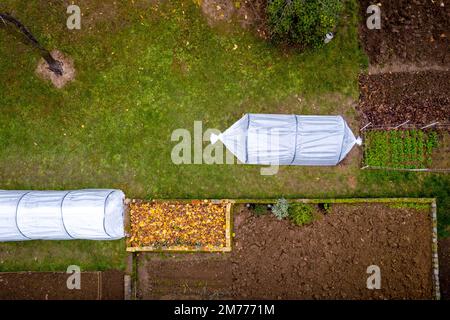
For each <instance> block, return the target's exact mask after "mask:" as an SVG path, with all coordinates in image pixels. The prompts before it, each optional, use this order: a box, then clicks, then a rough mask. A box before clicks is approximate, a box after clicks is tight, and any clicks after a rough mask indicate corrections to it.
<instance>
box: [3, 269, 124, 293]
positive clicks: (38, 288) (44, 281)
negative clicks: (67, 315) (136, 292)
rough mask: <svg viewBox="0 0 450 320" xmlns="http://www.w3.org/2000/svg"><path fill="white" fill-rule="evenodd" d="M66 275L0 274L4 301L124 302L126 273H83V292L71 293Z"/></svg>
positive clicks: (57, 273)
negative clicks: (124, 278)
mask: <svg viewBox="0 0 450 320" xmlns="http://www.w3.org/2000/svg"><path fill="white" fill-rule="evenodd" d="M69 276H70V274H67V273H64V272H5V273H0V300H123V299H124V283H123V277H124V273H123V272H121V271H105V272H82V273H81V289H80V290H76V289H73V290H69V289H68V288H67V279H68V277H69Z"/></svg>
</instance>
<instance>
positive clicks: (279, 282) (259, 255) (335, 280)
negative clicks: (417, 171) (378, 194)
mask: <svg viewBox="0 0 450 320" xmlns="http://www.w3.org/2000/svg"><path fill="white" fill-rule="evenodd" d="M234 212H235V217H234V233H235V238H234V247H233V251H232V252H231V253H222V254H199V253H197V254H165V255H161V254H156V253H145V254H139V258H138V297H139V298H143V299H186V298H190V299H204V298H207V299H211V298H221V299H227V298H231V299H431V298H433V286H432V259H431V237H432V234H431V218H430V213H429V210H418V209H414V208H394V207H391V206H389V205H382V204H362V205H344V204H339V205H336V204H335V205H332V208H331V213H327V214H326V215H323V216H322V218H320V219H318V220H316V221H315V222H314V223H312V224H309V225H307V226H303V227H298V226H296V225H294V224H292V223H291V222H290V221H288V220H282V221H280V220H277V219H276V218H274V217H273V216H272V215H263V216H256V215H254V214H253V213H251V212H250V211H249V210H248V209H246V208H245V207H244V206H239V207H236V208H235V210H234ZM370 265H378V266H379V267H380V269H381V273H382V284H381V289H380V290H369V289H367V288H366V281H367V277H368V276H369V275H368V274H367V273H366V271H367V267H368V266H370Z"/></svg>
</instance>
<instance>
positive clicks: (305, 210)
mask: <svg viewBox="0 0 450 320" xmlns="http://www.w3.org/2000/svg"><path fill="white" fill-rule="evenodd" d="M288 211H289V217H290V218H291V219H292V221H293V222H294V223H295V224H296V225H298V226H302V225H305V224H308V223H311V222H313V221H314V208H313V207H311V206H310V205H308V204H305V203H293V204H291V205H290V206H289V210H288Z"/></svg>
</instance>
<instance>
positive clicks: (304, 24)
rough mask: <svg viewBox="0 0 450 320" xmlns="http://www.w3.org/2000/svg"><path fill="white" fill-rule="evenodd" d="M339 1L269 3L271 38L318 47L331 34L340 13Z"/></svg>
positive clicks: (294, 0)
mask: <svg viewBox="0 0 450 320" xmlns="http://www.w3.org/2000/svg"><path fill="white" fill-rule="evenodd" d="M342 9H343V5H342V1H341V0H308V1H304V0H269V1H268V4H267V20H268V21H267V23H268V27H269V30H270V34H271V37H272V39H274V40H276V41H282V42H290V43H295V44H300V45H302V46H307V47H320V46H322V45H323V43H324V38H325V35H326V33H327V32H330V31H332V30H333V29H334V28H335V26H336V24H337V19H338V16H339V14H340V12H341V11H342Z"/></svg>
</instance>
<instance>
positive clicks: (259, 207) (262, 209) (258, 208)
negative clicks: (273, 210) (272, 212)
mask: <svg viewBox="0 0 450 320" xmlns="http://www.w3.org/2000/svg"><path fill="white" fill-rule="evenodd" d="M253 212H254V213H255V215H257V216H262V215H265V214H267V206H266V205H264V204H256V205H255V208H254V209H253Z"/></svg>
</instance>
